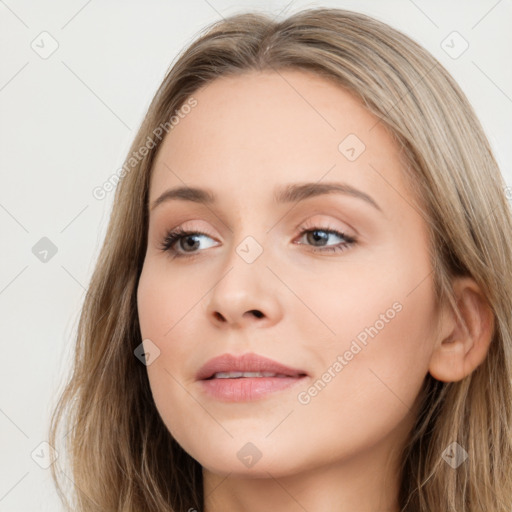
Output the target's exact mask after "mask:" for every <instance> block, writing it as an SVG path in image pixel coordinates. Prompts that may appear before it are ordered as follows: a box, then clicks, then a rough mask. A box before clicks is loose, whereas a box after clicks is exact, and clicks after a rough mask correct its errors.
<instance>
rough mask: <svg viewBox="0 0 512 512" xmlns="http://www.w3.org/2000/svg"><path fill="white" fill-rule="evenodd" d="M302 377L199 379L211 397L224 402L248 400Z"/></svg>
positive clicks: (272, 391)
mask: <svg viewBox="0 0 512 512" xmlns="http://www.w3.org/2000/svg"><path fill="white" fill-rule="evenodd" d="M304 379H305V376H303V377H240V378H238V379H210V380H201V381H200V383H201V385H202V387H203V389H204V390H205V391H206V393H208V394H209V395H210V396H212V397H213V398H216V399H217V400H223V401H225V402H249V401H251V400H257V399H259V398H263V397H265V396H267V395H269V394H271V393H275V392H277V391H282V390H284V389H288V388H290V387H292V386H294V385H296V384H298V383H299V382H303V380H304Z"/></svg>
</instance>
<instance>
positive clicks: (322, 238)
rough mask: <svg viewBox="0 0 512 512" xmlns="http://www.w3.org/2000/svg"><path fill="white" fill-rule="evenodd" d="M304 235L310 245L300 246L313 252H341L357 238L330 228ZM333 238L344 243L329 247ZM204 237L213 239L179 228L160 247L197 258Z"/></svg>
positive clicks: (313, 229) (165, 250)
mask: <svg viewBox="0 0 512 512" xmlns="http://www.w3.org/2000/svg"><path fill="white" fill-rule="evenodd" d="M304 235H307V236H306V239H307V241H308V243H306V244H304V243H299V245H308V244H312V252H339V251H343V250H345V249H347V248H349V247H350V246H351V245H353V244H355V243H356V239H355V238H353V237H351V236H348V235H345V234H344V233H342V232H341V231H337V230H334V229H328V228H320V227H314V228H311V229H303V230H302V231H301V232H300V237H299V238H303V237H304ZM333 236H334V237H337V238H339V239H341V240H342V241H341V242H339V243H337V244H335V245H327V242H328V241H329V239H330V238H332V237H333ZM203 237H205V238H209V239H210V240H211V239H212V238H211V237H210V236H209V235H207V234H206V233H203V232H201V231H185V230H184V229H182V228H177V229H175V230H173V231H169V232H168V233H167V234H166V236H165V238H164V240H163V241H162V244H161V245H160V249H161V250H162V251H164V252H169V253H171V254H172V255H173V257H175V258H182V257H191V256H195V255H197V254H198V253H199V252H200V251H198V250H197V249H199V245H200V240H201V238H203ZM316 244H318V245H316ZM212 245H213V244H210V245H209V246H207V247H204V249H207V248H208V247H212ZM176 246H177V247H176ZM189 249H190V250H189Z"/></svg>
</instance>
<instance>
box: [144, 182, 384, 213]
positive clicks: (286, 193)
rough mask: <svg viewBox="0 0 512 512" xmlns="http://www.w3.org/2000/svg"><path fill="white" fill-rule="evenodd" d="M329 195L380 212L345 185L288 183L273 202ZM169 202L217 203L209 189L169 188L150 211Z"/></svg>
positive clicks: (368, 198)
mask: <svg viewBox="0 0 512 512" xmlns="http://www.w3.org/2000/svg"><path fill="white" fill-rule="evenodd" d="M330 193H338V194H344V195H348V196H352V197H356V198H358V199H362V200H363V201H365V202H366V203H368V204H370V205H371V206H373V207H374V208H375V209H377V210H379V211H380V212H382V209H381V208H380V206H379V205H378V204H377V202H376V201H375V200H374V199H373V198H372V197H371V196H369V195H368V194H366V193H365V192H363V191H362V190H359V189H357V188H354V187H352V186H351V185H348V184H346V183H290V184H288V185H284V186H281V187H279V188H278V189H277V190H276V192H275V193H274V202H276V203H278V204H281V203H292V202H293V203H294V202H298V201H303V200H305V199H309V198H311V197H316V196H320V195H324V194H330ZM171 200H182V201H191V202H194V203H200V204H205V205H213V204H215V203H216V202H217V198H216V196H215V194H214V193H213V191H211V190H209V189H205V188H198V187H188V186H181V187H175V188H170V189H168V190H166V191H165V192H163V193H162V194H161V195H160V196H159V197H158V198H157V199H155V201H154V202H153V204H152V205H151V208H150V210H154V209H155V208H156V207H157V206H158V205H160V204H162V203H164V202H167V201H171Z"/></svg>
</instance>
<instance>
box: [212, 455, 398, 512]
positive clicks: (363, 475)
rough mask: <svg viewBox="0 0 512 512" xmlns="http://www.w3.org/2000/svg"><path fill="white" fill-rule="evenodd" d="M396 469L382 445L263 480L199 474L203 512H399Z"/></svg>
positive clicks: (392, 457) (395, 457)
mask: <svg viewBox="0 0 512 512" xmlns="http://www.w3.org/2000/svg"><path fill="white" fill-rule="evenodd" d="M399 463H400V461H399V457H398V453H397V451H396V450H395V451H394V452H392V451H390V450H389V445H387V446H385V445H381V446H378V447H375V446H374V447H372V448H371V449H368V450H367V452H365V453H358V454H357V455H356V456H354V457H352V458H351V459H350V460H343V461H335V462H333V463H330V464H327V465H322V466H320V467H308V468H306V469H304V470H303V471H301V472H298V473H295V474H293V475H290V474H285V475H280V474H278V473H277V471H272V469H271V468H269V471H266V472H265V473H266V474H267V477H258V478H251V477H248V476H246V475H236V474H234V473H229V474H227V475H226V474H224V475H221V474H218V473H212V472H210V471H208V470H206V469H204V468H203V484H204V496H205V499H204V512H239V511H240V510H243V511H244V512H261V511H262V510H279V512H304V511H316V510H333V511H334V510H335V511H336V512H354V511H356V510H357V511H361V512H362V511H371V512H399V510H400V507H399V504H398V493H399V481H400V479H399V469H400V467H399V466H400V464H399Z"/></svg>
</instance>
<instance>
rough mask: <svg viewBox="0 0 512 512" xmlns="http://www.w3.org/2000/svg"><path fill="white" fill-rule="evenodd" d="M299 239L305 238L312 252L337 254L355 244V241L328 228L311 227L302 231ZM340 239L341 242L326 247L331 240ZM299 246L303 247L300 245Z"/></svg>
mask: <svg viewBox="0 0 512 512" xmlns="http://www.w3.org/2000/svg"><path fill="white" fill-rule="evenodd" d="M300 235H301V236H300V238H303V237H304V236H305V237H306V240H307V242H308V244H312V246H313V249H312V251H313V252H338V251H344V250H345V249H348V248H349V247H350V246H352V245H354V244H355V243H356V239H355V238H354V237H352V236H349V235H346V234H345V233H343V232H341V231H338V230H336V229H332V228H329V227H325V228H323V227H319V226H317V227H312V228H308V229H302V230H301V233H300ZM336 238H338V239H341V240H342V241H341V242H339V243H337V244H335V245H327V242H328V241H329V240H332V239H336ZM299 245H304V244H302V243H300V244H299Z"/></svg>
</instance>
